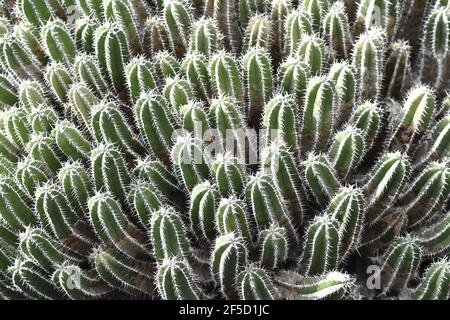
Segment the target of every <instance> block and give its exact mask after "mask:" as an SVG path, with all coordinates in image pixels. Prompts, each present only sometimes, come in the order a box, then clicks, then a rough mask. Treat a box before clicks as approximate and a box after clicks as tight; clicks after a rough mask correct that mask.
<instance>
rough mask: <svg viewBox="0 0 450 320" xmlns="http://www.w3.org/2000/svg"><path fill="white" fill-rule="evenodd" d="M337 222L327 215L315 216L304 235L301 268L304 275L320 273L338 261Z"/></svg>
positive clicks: (338, 237)
mask: <svg viewBox="0 0 450 320" xmlns="http://www.w3.org/2000/svg"><path fill="white" fill-rule="evenodd" d="M340 247H341V239H340V234H339V223H338V221H337V220H335V219H334V218H332V217H329V216H328V215H323V216H316V217H315V218H314V220H313V221H312V222H311V224H310V225H309V226H308V229H307V231H306V235H305V243H304V249H303V257H302V259H301V268H302V269H303V272H304V273H305V274H306V275H321V274H324V273H325V272H327V271H330V270H334V269H335V268H336V267H337V265H338V263H339V257H340V256H339V253H340Z"/></svg>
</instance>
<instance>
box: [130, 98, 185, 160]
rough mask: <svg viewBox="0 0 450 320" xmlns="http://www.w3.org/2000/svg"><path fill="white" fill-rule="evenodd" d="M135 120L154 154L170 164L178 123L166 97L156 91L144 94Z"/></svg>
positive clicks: (139, 101) (140, 99)
mask: <svg viewBox="0 0 450 320" xmlns="http://www.w3.org/2000/svg"><path fill="white" fill-rule="evenodd" d="M135 119H136V122H137V124H138V127H139V131H140V133H141V134H142V135H143V136H144V137H145V140H146V142H147V143H148V145H149V146H150V148H151V149H152V151H153V153H154V154H155V155H156V156H157V157H158V158H159V159H161V160H162V161H164V163H166V164H169V162H170V161H169V152H170V149H171V147H172V144H173V141H172V135H173V134H174V132H175V126H176V123H175V118H174V116H173V114H172V112H171V110H170V109H169V106H168V105H167V104H166V100H165V99H164V97H163V96H162V95H160V94H158V93H157V92H156V91H155V90H154V91H150V92H147V93H142V94H141V96H140V98H139V99H138V101H137V102H136V106H135Z"/></svg>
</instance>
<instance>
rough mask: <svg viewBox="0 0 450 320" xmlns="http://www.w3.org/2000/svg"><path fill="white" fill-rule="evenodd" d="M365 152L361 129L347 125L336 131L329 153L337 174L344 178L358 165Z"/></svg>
mask: <svg viewBox="0 0 450 320" xmlns="http://www.w3.org/2000/svg"><path fill="white" fill-rule="evenodd" d="M365 152H366V148H365V145H364V133H363V131H362V130H360V129H358V128H356V127H354V126H353V125H349V126H347V127H345V128H344V129H342V130H341V131H339V132H337V133H336V135H335V136H334V139H333V144H332V145H331V147H330V151H329V155H330V159H331V161H332V163H333V166H334V169H335V170H336V172H337V173H338V175H339V176H340V177H342V178H343V179H346V178H347V176H348V175H349V174H351V173H352V172H353V171H354V170H355V169H356V168H357V167H358V165H359V164H360V162H361V160H362V159H363V157H364V154H365Z"/></svg>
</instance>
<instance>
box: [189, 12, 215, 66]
mask: <svg viewBox="0 0 450 320" xmlns="http://www.w3.org/2000/svg"><path fill="white" fill-rule="evenodd" d="M219 45H220V43H219V34H218V30H217V25H216V24H215V21H214V19H212V18H205V17H202V18H200V19H199V20H197V21H196V22H194V23H193V25H192V31H191V41H190V45H189V49H190V51H191V52H193V53H200V54H203V55H205V57H208V58H209V57H211V56H212V55H213V54H214V53H215V52H216V51H217V49H218V48H219Z"/></svg>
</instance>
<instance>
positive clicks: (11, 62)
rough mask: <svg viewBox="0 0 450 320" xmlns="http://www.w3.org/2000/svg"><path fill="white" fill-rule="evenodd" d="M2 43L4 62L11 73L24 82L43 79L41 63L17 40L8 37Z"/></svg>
mask: <svg viewBox="0 0 450 320" xmlns="http://www.w3.org/2000/svg"><path fill="white" fill-rule="evenodd" d="M2 42H3V43H2V45H1V49H2V62H4V64H5V66H6V67H7V68H8V70H9V71H10V72H12V73H13V74H15V75H16V76H17V77H18V78H20V79H23V80H25V79H34V80H39V79H41V77H42V72H41V70H40V68H39V66H40V65H39V62H38V61H37V60H36V58H34V57H33V54H32V53H31V52H29V50H28V49H27V48H26V47H25V46H24V45H23V44H22V43H21V42H19V40H18V39H17V38H15V37H12V36H6V37H5V39H3V41H2Z"/></svg>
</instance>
